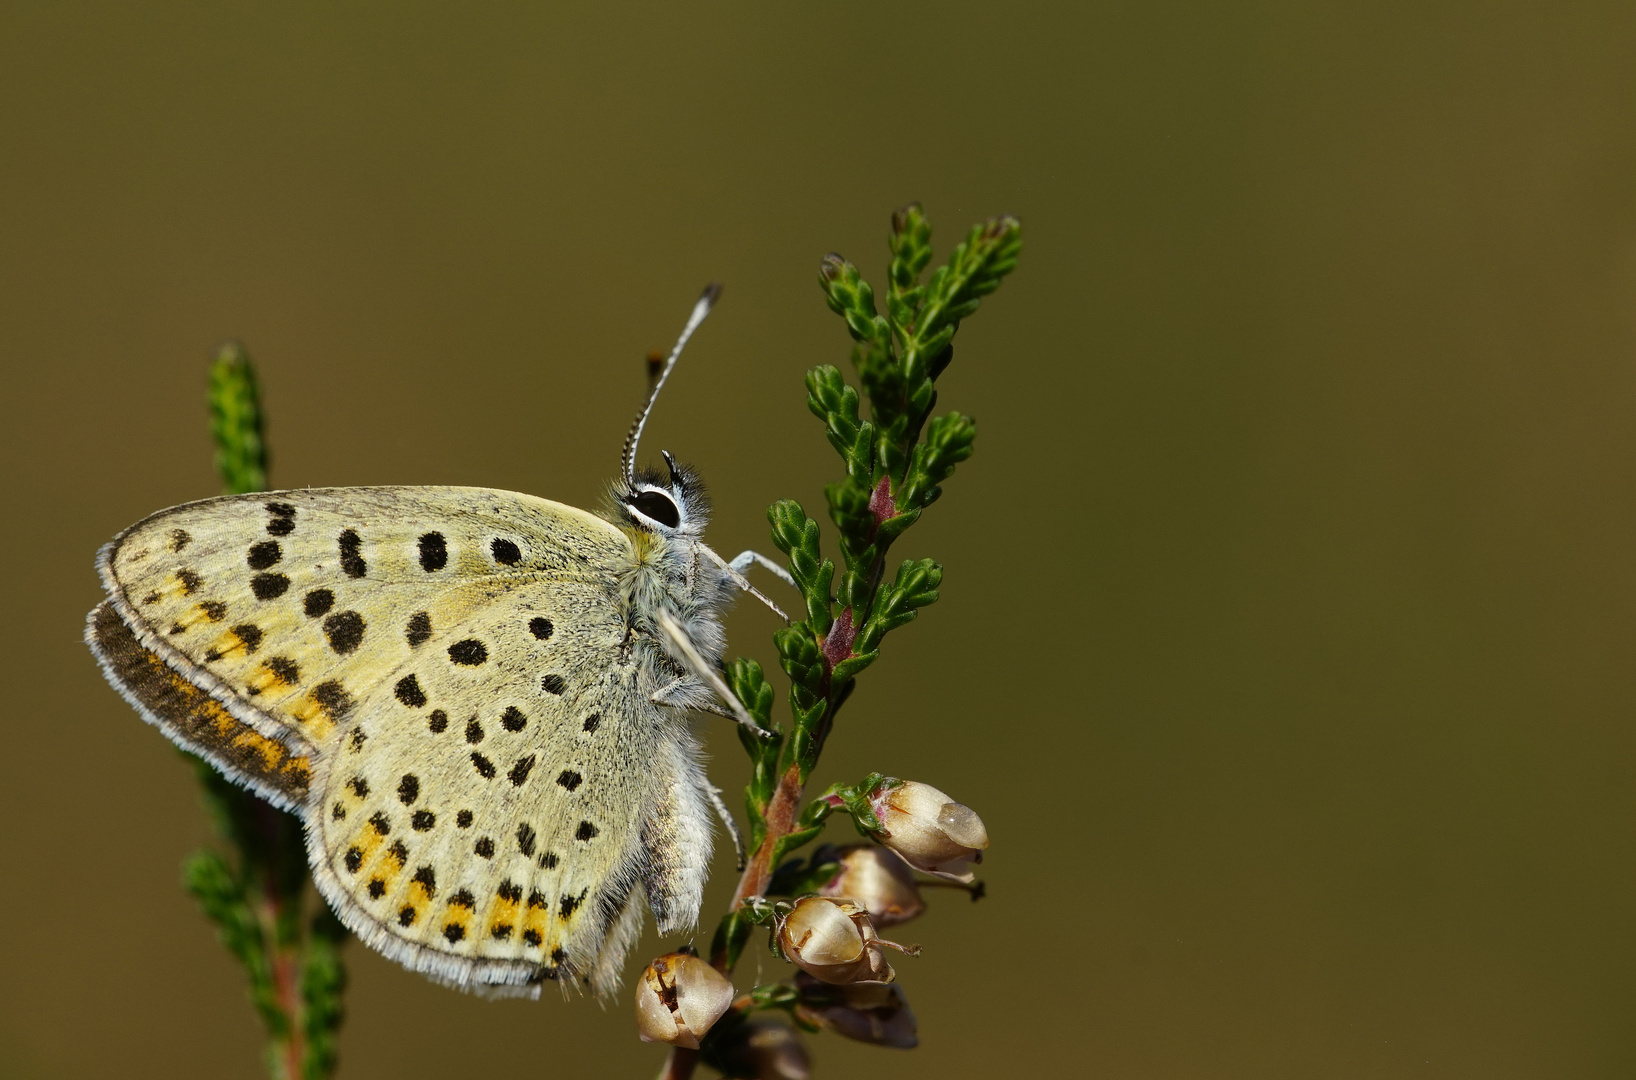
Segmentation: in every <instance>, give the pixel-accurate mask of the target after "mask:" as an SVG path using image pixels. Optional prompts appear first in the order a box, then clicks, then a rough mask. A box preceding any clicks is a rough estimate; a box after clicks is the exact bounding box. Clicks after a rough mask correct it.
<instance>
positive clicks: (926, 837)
mask: <svg viewBox="0 0 1636 1080" xmlns="http://www.w3.org/2000/svg"><path fill="white" fill-rule="evenodd" d="M931 235H932V230H931V225H930V223H929V222H928V221H927V220H926V216H925V214H924V213H923V212H922V211H921V208H920V207H919V206H918V205H915V204H911V205H909V206H906V207H904V208H903V209H902V210H899V211H898V212H897V213H896V214H894V215H892V231H891V236H890V238H889V240H888V248H889V251H890V254H891V261H890V263H889V266H888V270H887V278H886V293H885V311H884V313H882V312H881V311H880V310H879V309H878V308H877V305H876V294H875V290H874V288H873V287H872V286H871V285H870V284H869V282H868V281H866V280H864V277H863V275H862V274H861V273H860V272H859V270H858V268H857V267H856V266H854V265H853V264H852V263H850V262H848V261H847V260H845V259H843V258H842V257H841V256H839V255H829V256H826V257H825V258H824V259H823V261H822V263H821V264H820V266H819V272H818V284H819V286H820V288H822V290H823V292H824V298H825V301H826V302H827V303H828V304H829V307H830V309H831V310H833V311H834V312H835V313H836V314H838V315H840V316H841V318H842V320H843V321H844V322H845V324H846V328H847V332H848V333H849V334H850V335H851V337H852V341H853V345H852V366H853V369H854V371H855V372H856V375H857V382H858V386H857V387H854V386H853V385H852V384H851V383H849V382H848V381H847V379H846V377H845V376H844V375H843V374H842V373H841V371H840V370H839V369H838V368H836V367H833V366H831V365H827V364H826V365H822V366H820V367H816V368H813V369H812V370H811V371H809V372H807V376H806V389H807V408H808V409H809V410H811V412H812V413H813V415H815V416H816V417H817V418H818V419H819V420H820V421H821V422H822V424H823V429H824V438H825V439H826V440H827V441H828V443H829V445H830V446H831V447H832V448H833V449H834V451H835V452H836V453H837V454H838V455H839V456H840V459H841V466H842V474H841V476H840V477H839V478H838V479H837V480H836V481H835V482H833V483H831V484H829V485H828V486H827V487H826V488H825V489H824V496H825V501H826V503H827V505H828V509H829V519H830V521H831V523H832V524H833V526H834V528H835V532H836V536H835V546H836V549H837V550H838V552H839V557H840V562H839V565H838V566H837V563H836V562H835V561H834V560H833V559H831V558H829V557H828V556H826V555H825V553H824V547H823V536H822V528H821V526H820V525H819V523H818V522H817V521H816V520H814V519H813V518H812V517H810V516H808V514H807V512H806V510H805V509H804V508H803V507H802V506H801V504H800V503H798V502H795V501H794V500H789V499H786V500H782V501H780V502H777V503H775V504H774V505H773V506H772V507H771V508H769V510H768V511H767V518H768V521H769V522H770V523H771V525H772V539H773V543H774V544H775V545H776V546H777V547H778V549H779V550H780V551H781V552H783V553H784V555H785V557H786V559H787V560H788V565H789V570H790V575H791V577H792V578H793V579H794V581H795V585H796V588H797V589H798V590H799V591H800V593H801V598H802V613H803V615H804V618H801V619H799V620H798V621H795V622H792V623H790V625H788V626H786V627H783V628H781V629H779V630H777V631H775V632H774V634H773V644H774V647H775V649H776V651H777V653H778V663H779V667H781V668H782V669H783V671H784V674H785V675H786V676H787V677H788V679H789V684H790V685H789V693H788V703H789V709H790V718H789V721H788V722H787V723H778V722H775V721H774V719H773V716H772V713H773V700H774V698H775V696H776V695H775V693H774V690H773V688H772V685H771V683H770V682H769V681H768V679H767V677H766V673H765V672H764V671H763V670H762V667H761V665H760V664H758V663H756V662H755V661H754V660H747V659H738V660H734V661H733V662H732V663H731V664H729V665H728V666H727V670H726V678H727V683H728V686H729V687H730V688H731V689H732V690H733V692H734V694H735V695H737V697H738V699H739V700H740V701H741V702H742V703H743V705H744V707H745V709H747V710H748V711H749V713H750V715H751V716H752V717H754V719H755V721H756V723H757V724H758V725H760V727H761V728H762V729H763V730H765V731H768V732H770V733H772V734H771V736H770V737H767V738H758V737H756V736H755V735H753V734H751V733H749V732H743V731H741V733H740V738H741V741H742V743H743V745H744V748H745V751H746V753H748V754H749V757H750V762H751V776H750V782H749V784H748V785H747V786H746V788H745V793H744V800H745V811H746V813H747V815H748V817H749V824H750V835H749V842H750V852H751V854H750V858H749V861H748V865H747V866H746V867H745V869H744V872H743V875H742V876H741V878H740V880H739V885H738V888H737V890H736V891H735V893H734V897H733V903H732V907H731V909H730V910H729V911H728V913H727V914H726V915H725V916H724V917H723V918H722V920H721V922H720V923H719V924H718V926H717V927H716V932H715V936H714V939H713V942H712V947H711V955H710V960H711V964H712V965H713V966H714V967H715V969H716V970H717V971H719V972H721V973H722V974H724V975H729V976H730V975H731V973H732V970H733V968H734V966H735V965H736V964H737V963H738V960H739V958H740V956H741V955H742V953H743V950H744V948H745V946H746V945H747V944H748V942H749V941H750V938H751V936H752V934H753V933H754V932H755V931H756V929H757V927H761V928H764V929H765V930H766V931H767V932H768V935H769V940H768V945H769V948H771V949H772V950H773V952H774V954H775V955H778V956H781V957H783V958H785V959H788V960H789V961H790V962H791V963H793V964H795V965H796V966H797V967H799V968H801V969H802V971H803V972H804V974H800V975H798V976H797V977H795V978H794V979H793V980H779V981H777V982H774V983H770V984H767V985H765V986H759V987H756V988H754V989H753V990H751V991H749V992H748V993H746V994H743V995H741V996H739V997H738V998H737V999H735V1000H734V1001H733V1002H732V1004H731V1007H724V1009H725V1011H718V1012H717V1013H716V1014H715V1016H717V1017H719V1018H720V1021H719V1022H715V1020H714V1019H712V1022H713V1023H714V1024H715V1026H713V1027H709V1028H708V1030H707V1031H704V1032H700V1031H699V1030H698V1028H697V1026H696V1025H695V1027H693V1028H688V1027H687V1025H686V1024H680V1023H678V1024H677V1025H675V1026H677V1027H678V1029H685V1030H689V1031H691V1032H692V1034H691V1035H689V1036H688V1038H689V1039H690V1040H692V1041H688V1042H683V1041H679V1040H676V1039H671V1038H668V1037H666V1035H667V1033H668V1031H669V1026H668V1024H669V1022H668V1021H665V1022H663V1023H660V1024H659V1025H658V1027H656V1028H654V1029H653V1030H652V1031H650V1030H649V1029H648V1028H646V1027H644V1028H643V1029H642V1030H643V1037H644V1038H652V1039H657V1040H660V1041H670V1042H673V1043H674V1044H675V1045H673V1047H672V1050H671V1056H670V1059H669V1061H668V1062H667V1065H666V1070H665V1073H664V1074H663V1075H665V1076H668V1077H676V1078H681V1077H687V1076H689V1075H691V1073H692V1071H693V1069H694V1067H695V1065H696V1064H697V1063H698V1062H699V1061H700V1060H701V1059H702V1060H704V1061H706V1062H708V1063H710V1064H712V1065H714V1066H716V1067H717V1068H720V1069H722V1070H723V1071H724V1074H725V1075H728V1076H749V1075H796V1074H799V1075H805V1072H804V1068H805V1065H804V1062H805V1050H804V1048H802V1046H801V1043H800V1040H799V1039H798V1038H797V1037H796V1036H795V1034H794V1032H793V1031H789V1030H787V1029H784V1030H783V1032H782V1034H780V1033H779V1032H777V1031H774V1032H769V1031H768V1030H767V1029H766V1027H765V1023H764V1022H763V1021H762V1020H760V1019H756V1020H752V1019H750V1017H751V1014H752V1013H756V1012H758V1011H762V1010H771V1011H773V1012H779V1011H782V1012H785V1013H788V1014H790V1016H791V1017H792V1018H793V1019H794V1020H795V1022H796V1024H797V1026H799V1027H801V1028H803V1029H804V1030H807V1031H815V1030H818V1029H819V1028H820V1027H825V1028H829V1029H831V1030H834V1031H836V1032H838V1033H839V1034H842V1035H845V1036H847V1037H849V1038H855V1039H862V1040H864V1041H870V1042H877V1043H880V1044H882V1045H889V1046H900V1047H902V1046H912V1045H914V1042H915V1037H914V1017H913V1014H912V1013H910V1012H909V1010H908V1005H907V1002H906V1000H905V999H904V997H903V994H902V992H901V991H900V990H899V989H898V988H897V987H896V986H887V985H885V982H883V981H882V980H885V981H886V982H889V981H890V979H891V978H892V975H891V972H892V969H891V967H890V965H888V964H886V962H885V960H884V959H883V958H882V955H881V949H882V948H883V947H884V948H890V949H899V950H902V951H905V952H909V953H911V954H913V953H914V952H917V951H918V947H916V946H899V945H896V944H895V943H893V942H889V941H885V940H883V939H880V938H879V937H878V935H876V933H875V926H876V923H877V921H879V920H884V919H887V918H888V917H891V918H892V919H893V921H902V920H903V919H904V918H908V917H912V915H914V914H917V913H918V912H919V910H920V909H921V907H922V906H923V905H921V904H920V903H919V899H918V888H919V887H920V886H919V885H917V884H916V879H915V877H914V871H915V870H919V871H921V872H923V873H925V874H927V875H929V876H930V877H931V878H933V879H934V880H931V881H924V882H921V884H951V885H957V886H959V887H962V888H966V889H967V890H968V891H969V892H970V893H971V895H972V896H973V898H975V897H977V896H980V895H981V893H982V890H981V884H980V883H974V880H973V877H972V875H971V873H970V871H969V869H968V866H969V864H970V863H974V862H978V861H980V860H981V858H982V852H983V849H985V848H986V847H987V846H988V835H987V832H986V831H985V830H984V828H983V825H982V822H981V820H980V819H979V818H978V817H977V815H976V814H974V813H972V811H971V810H969V809H968V808H966V807H965V806H962V805H961V804H959V803H957V802H954V801H953V800H952V799H950V798H949V797H948V796H946V795H944V794H943V793H942V792H940V791H938V790H937V789H936V788H932V787H930V786H928V785H925V784H918V783H915V782H912V781H909V782H906V781H902V780H897V779H893V778H889V777H883V776H881V775H879V774H871V775H870V776H868V777H866V778H865V779H864V780H863V781H862V782H860V783H858V784H854V785H846V784H836V785H834V786H832V787H831V788H829V789H828V790H827V791H826V792H825V793H824V795H823V796H821V797H820V798H818V799H816V800H814V801H813V802H811V803H810V804H808V805H807V806H805V807H802V805H801V802H802V793H803V792H804V790H805V788H806V784H807V782H808V780H809V778H810V777H811V776H812V774H813V771H814V770H815V769H816V767H817V765H818V762H819V758H820V755H821V754H822V752H823V748H824V744H825V742H826V740H827V739H828V737H829V735H830V733H831V730H832V728H833V726H834V722H835V716H836V713H837V712H838V711H839V710H840V708H841V706H842V705H843V704H844V703H845V702H846V700H847V699H848V698H849V697H850V696H851V694H852V692H853V690H854V689H855V687H856V685H857V679H858V676H859V675H861V674H862V673H863V672H864V671H865V670H866V669H867V668H868V667H869V666H870V665H872V664H873V663H875V662H876V661H877V660H878V659H879V657H880V651H881V646H882V642H883V641H884V639H885V638H886V636H887V634H889V633H890V632H891V631H893V630H896V629H898V628H899V627H902V626H904V625H907V624H908V623H909V622H912V621H913V620H914V619H915V618H916V617H917V616H918V615H919V613H920V611H921V609H923V608H926V607H928V606H930V605H931V604H933V603H935V602H936V601H937V598H938V590H939V588H940V587H941V585H942V580H943V569H942V567H941V566H939V565H938V564H937V563H936V562H935V561H933V560H932V559H928V558H911V559H907V560H904V561H902V562H900V563H898V564H897V566H896V568H895V569H894V570H892V572H891V573H890V574H888V553H889V551H890V549H891V548H892V546H893V545H894V544H895V543H896V542H897V541H898V540H899V539H900V538H901V537H902V536H903V534H904V533H905V532H906V531H907V530H908V529H909V528H910V527H911V526H913V525H914V524H915V523H916V522H917V521H919V520H920V517H921V515H922V514H923V513H925V511H926V510H927V508H929V507H930V506H931V505H932V504H933V503H935V502H936V501H937V500H938V499H939V498H940V497H941V496H942V494H943V485H944V484H945V483H947V482H948V481H949V479H950V477H951V476H952V475H953V474H954V471H955V467H956V466H957V465H959V464H960V462H962V461H965V460H966V459H968V458H969V457H971V453H972V446H973V443H974V441H975V439H976V437H977V425H976V421H974V420H973V419H972V418H971V417H970V416H967V415H965V414H962V413H959V412H952V411H951V412H946V413H942V414H938V415H934V413H935V412H936V408H937V379H938V376H940V375H941V374H942V373H943V371H944V370H945V369H946V368H947V367H948V365H949V363H950V361H951V360H952V359H953V357H954V345H953V341H954V336H955V334H956V332H957V331H958V330H959V328H960V323H961V321H962V320H964V319H966V318H969V317H970V316H971V315H972V314H973V313H974V312H975V311H976V310H977V308H978V306H979V304H980V303H981V300H982V298H983V297H984V296H987V295H988V294H989V293H991V292H993V291H994V290H995V289H996V288H998V287H999V285H1000V282H1001V280H1002V279H1003V278H1004V277H1005V275H1006V274H1008V273H1010V272H1011V271H1012V270H1013V269H1015V268H1016V265H1017V257H1018V254H1019V253H1020V252H1021V250H1022V225H1021V223H1020V222H1019V221H1018V220H1017V219H1016V218H1014V217H1009V216H1006V217H999V218H994V219H992V220H990V221H986V222H983V223H982V224H979V225H976V226H974V227H973V228H972V229H971V231H970V232H969V233H967V235H966V238H965V239H964V240H963V241H962V242H961V243H959V244H957V245H956V246H955V248H954V251H953V252H951V253H950V255H949V258H948V261H947V262H945V263H944V264H943V265H941V266H939V267H937V268H936V269H935V270H933V271H932V272H931V274H930V276H929V277H927V276H926V273H925V272H926V269H927V267H928V266H930V265H931V262H932V248H931ZM860 388H861V391H862V392H861V393H860ZM837 570H839V574H838V576H837ZM837 811H845V812H846V813H847V814H848V815H849V816H850V817H851V819H852V821H853V823H854V824H855V825H856V827H857V829H858V831H859V832H860V833H861V834H863V835H864V836H865V837H866V838H867V839H868V840H869V841H870V843H869V844H865V845H859V846H857V847H856V848H852V849H833V848H829V847H824V848H820V849H819V850H818V852H817V853H816V854H815V855H814V856H813V857H812V858H811V859H810V860H806V861H803V860H801V859H799V858H794V859H789V858H787V857H788V856H790V855H791V854H792V853H793V852H795V851H796V850H798V849H799V848H801V847H803V846H804V845H806V844H809V843H811V842H812V841H813V840H816V839H817V838H818V836H819V835H820V834H821V833H822V832H823V830H824V827H825V824H826V821H827V819H828V818H829V817H830V816H831V815H832V814H834V813H836V812H837ZM911 868H912V869H911ZM888 879H890V880H888ZM770 896H771V897H778V896H783V897H790V898H792V899H790V900H776V901H774V900H769V899H767V898H768V897H770ZM905 912H907V914H905ZM880 924H881V925H885V923H884V922H881V923H880ZM663 959H664V958H661V960H663ZM655 963H656V964H659V963H660V961H658V960H656V961H655ZM652 973H653V969H652V968H650V969H649V972H648V973H647V974H646V975H645V976H644V977H645V978H650V977H651V976H652ZM650 981H651V979H650ZM872 988H873V989H872ZM679 1001H680V999H679V998H676V997H675V996H674V995H673V996H672V999H671V1001H670V1003H668V1004H667V1006H666V1007H668V1008H671V1009H672V1011H673V1012H675V1014H676V1015H677V1016H680V1015H681V1013H680V1012H676V1010H677V1009H680V1008H681V1007H682V1006H681V1005H679V1004H676V1002H679ZM642 1002H643V999H642V997H641V995H640V993H639V995H638V1005H639V1009H640V1008H641V1006H642ZM649 1005H650V1006H651V1005H652V1003H649ZM700 1036H702V1038H700ZM695 1043H697V1048H694V1044H695ZM758 1055H759V1056H758Z"/></svg>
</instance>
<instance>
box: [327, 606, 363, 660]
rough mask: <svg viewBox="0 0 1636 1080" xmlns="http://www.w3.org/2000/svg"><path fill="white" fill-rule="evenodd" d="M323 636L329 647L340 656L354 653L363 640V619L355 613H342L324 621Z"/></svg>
mask: <svg viewBox="0 0 1636 1080" xmlns="http://www.w3.org/2000/svg"><path fill="white" fill-rule="evenodd" d="M324 636H325V637H326V638H328V639H329V647H330V648H332V649H334V650H335V651H336V652H337V653H339V654H340V655H342V656H345V655H347V654H348V653H350V652H353V651H355V650H356V649H357V648H358V646H359V645H361V644H363V640H364V617H363V616H362V615H360V614H358V613H357V612H356V611H342V612H339V613H337V614H335V615H331V616H330V617H329V618H327V619H325V620H324Z"/></svg>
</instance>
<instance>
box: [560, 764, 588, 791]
mask: <svg viewBox="0 0 1636 1080" xmlns="http://www.w3.org/2000/svg"><path fill="white" fill-rule="evenodd" d="M584 779H585V778H584V777H583V776H581V775H580V774H579V773H577V772H575V771H574V770H573V769H564V770H562V773H561V774H560V775H559V776H558V777H557V783H559V784H561V785H562V786H563V787H565V788H567V789H568V790H569V791H573V790H574V789H575V788H577V787H579V785H580V782H581V781H583V780H584Z"/></svg>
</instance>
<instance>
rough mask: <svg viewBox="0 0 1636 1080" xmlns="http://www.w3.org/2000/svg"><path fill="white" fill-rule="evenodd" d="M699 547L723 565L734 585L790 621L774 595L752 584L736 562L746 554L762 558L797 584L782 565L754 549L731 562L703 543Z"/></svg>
mask: <svg viewBox="0 0 1636 1080" xmlns="http://www.w3.org/2000/svg"><path fill="white" fill-rule="evenodd" d="M699 547H700V549H702V550H703V551H704V553H705V554H706V555H708V556H710V558H711V559H712V560H713V561H714V562H715V564H716V565H717V566H719V567H721V569H722V571H723V572H724V573H725V574H726V575H727V576H728V578H729V579H730V580H731V581H732V582H733V584H734V585H737V586H738V587H739V588H740V589H742V590H744V591H745V592H747V593H749V594H750V595H751V596H753V597H755V598H756V599H757V600H760V601H761V602H762V603H763V604H766V605H767V606H768V607H769V608H771V609H772V612H773V614H774V615H777V616H778V617H779V618H780V619H783V620H784V621H785V622H789V621H790V617H789V616H788V615H787V614H785V613H784V609H783V608H781V607H779V606H778V605H777V604H775V603H773V600H772V597H770V596H768V595H766V594H765V593H763V592H762V591H761V590H760V589H758V588H756V587H755V586H754V585H751V584H750V579H749V578H747V577H745V576H744V573H743V568H742V567H740V566H737V565H735V564H736V563H739V562H741V561H743V560H744V558H745V556H746V555H747V556H749V557H750V560H752V561H753V560H755V559H760V560H761V562H762V563H763V564H764V565H766V566H770V567H773V568H774V569H775V570H777V571H778V575H779V577H781V578H783V579H784V580H785V581H787V582H789V583H790V584H791V585H794V584H795V581H794V579H792V578H791V577H790V576H789V575H788V574H786V573H785V572H784V570H783V568H782V567H780V566H779V565H778V564H777V563H775V562H773V561H772V560H771V559H769V558H767V557H766V556H765V555H758V554H756V553H755V552H753V551H746V552H744V553H743V554H741V555H739V556H738V558H736V559H734V560H733V561H732V562H731V563H730V562H728V561H727V560H726V559H724V558H722V557H721V556H720V555H717V554H716V553H715V552H714V551H712V550H711V549H710V548H708V547H705V546H704V545H703V544H700V545H699ZM749 565H750V563H749V562H747V561H746V562H744V566H749Z"/></svg>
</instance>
